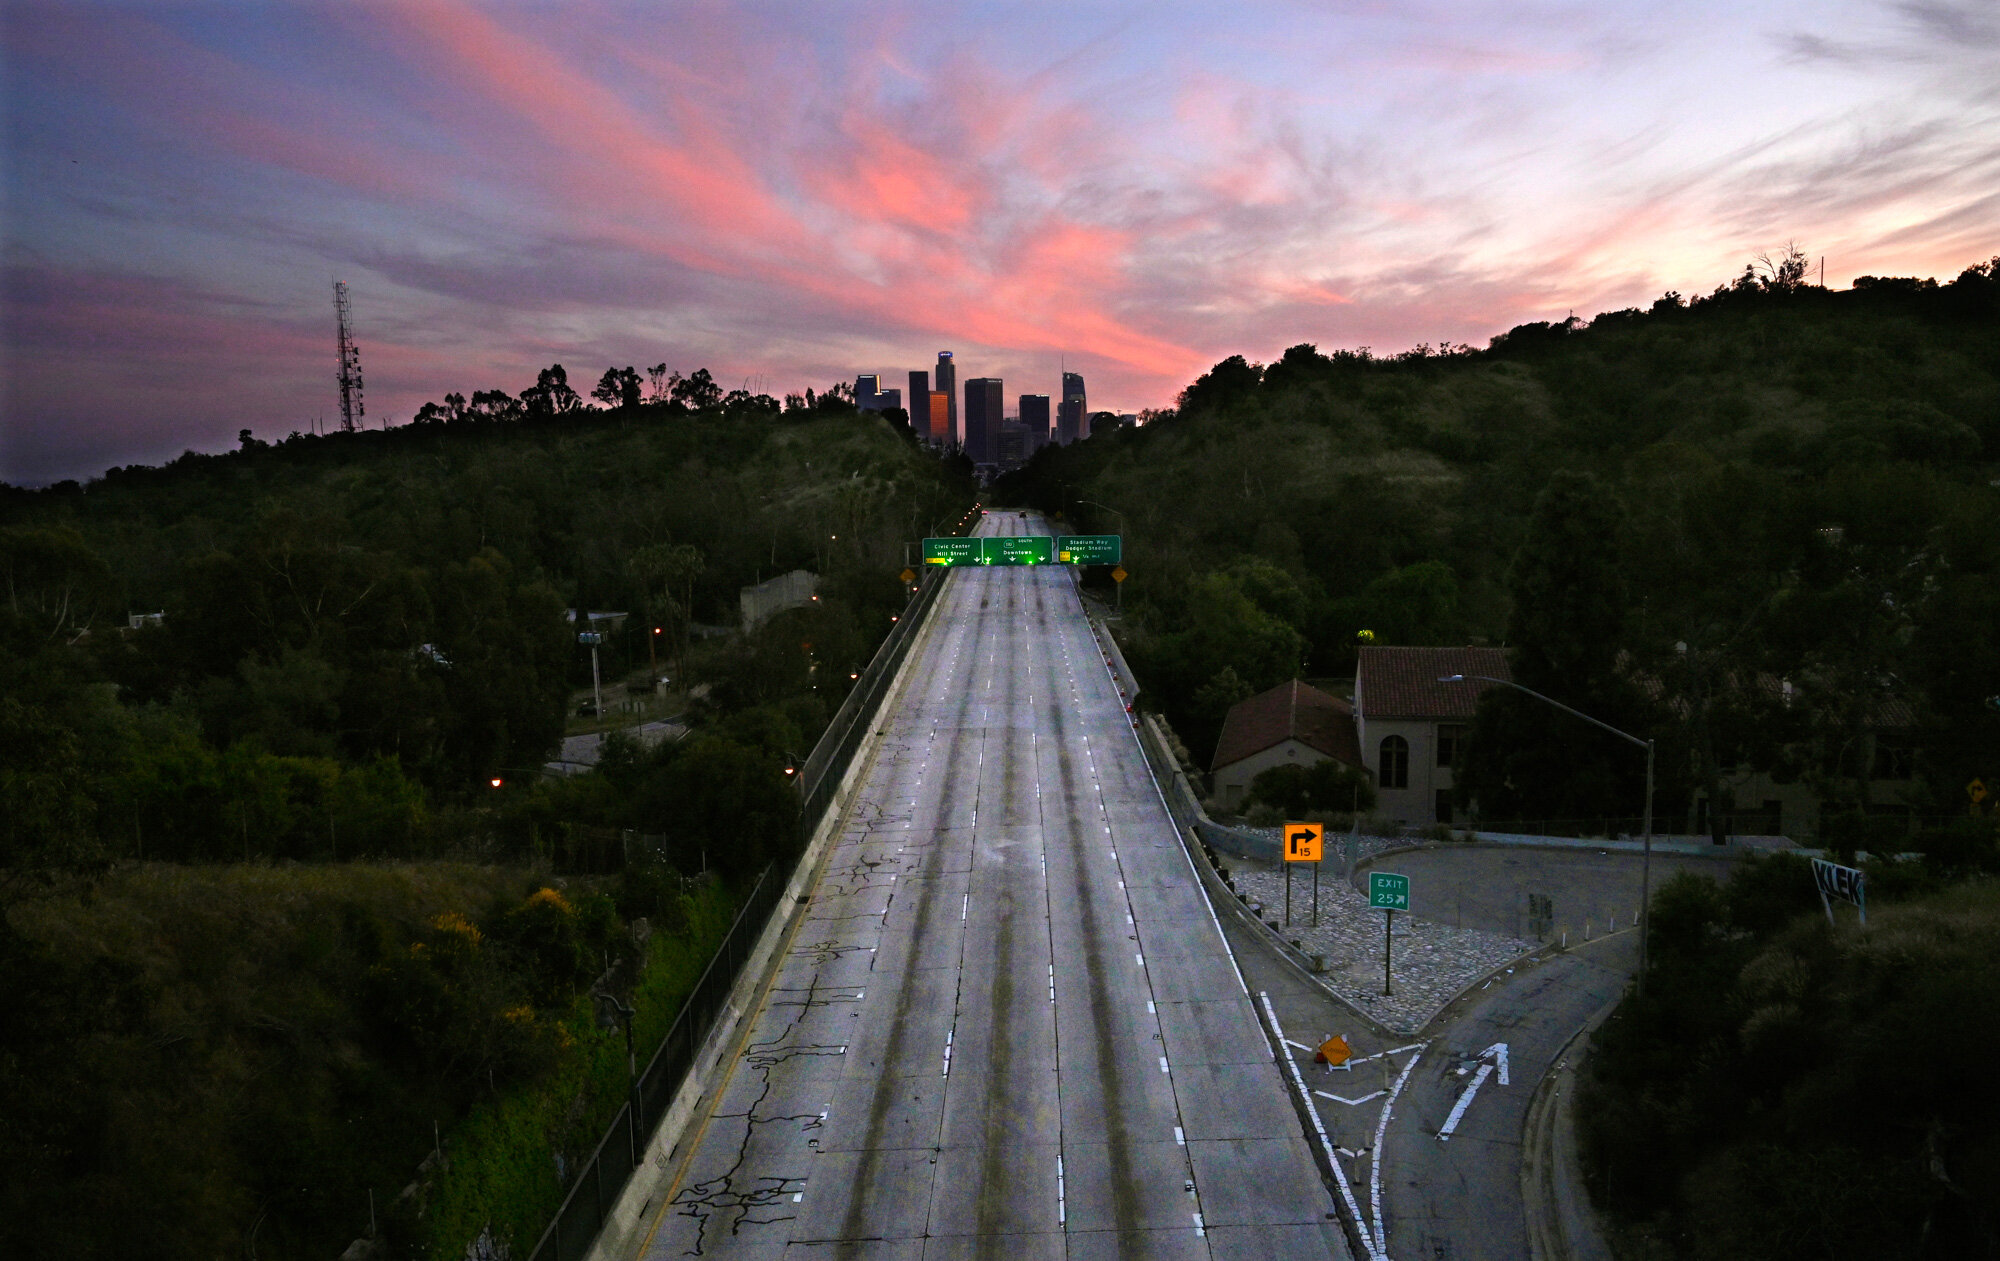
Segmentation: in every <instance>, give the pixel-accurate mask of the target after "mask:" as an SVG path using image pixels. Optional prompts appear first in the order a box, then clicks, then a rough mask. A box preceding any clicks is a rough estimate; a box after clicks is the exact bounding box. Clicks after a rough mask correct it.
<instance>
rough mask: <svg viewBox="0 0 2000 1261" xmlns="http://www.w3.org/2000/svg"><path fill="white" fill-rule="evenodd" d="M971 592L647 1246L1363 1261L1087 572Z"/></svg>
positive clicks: (892, 737) (886, 746) (906, 709)
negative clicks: (1149, 753)
mask: <svg viewBox="0 0 2000 1261" xmlns="http://www.w3.org/2000/svg"><path fill="white" fill-rule="evenodd" d="M996 527H997V528H1000V529H1002V530H1007V531H1021V530H1023V529H1039V525H1038V524H1034V523H1028V522H1024V521H1022V520H1021V519H1020V518H1011V517H1001V516H1000V515H999V514H995V516H994V517H992V518H989V519H988V526H987V528H989V529H991V528H996ZM950 583H951V585H950V587H949V588H948V589H947V590H946V591H945V592H944V593H943V595H942V603H941V605H940V607H939V608H938V609H937V610H936V611H935V613H934V620H933V623H932V625H931V626H930V628H929V629H928V630H927V631H926V634H925V637H924V639H923V641H922V642H921V643H920V644H919V645H918V648H917V653H918V655H917V657H916V658H915V660H914V661H913V663H912V669H913V670H914V671H915V672H916V673H915V676H914V678H915V680H916V681H915V682H914V683H913V684H912V686H911V687H909V688H908V689H906V691H905V700H904V703H903V704H902V705H901V706H900V707H899V708H898V710H897V711H896V712H895V713H893V714H889V715H885V717H884V721H883V723H882V725H881V727H880V728H879V729H878V744H877V747H875V748H874V749H872V750H871V752H870V756H871V757H872V758H873V761H872V763H871V764H870V765H869V767H868V769H867V771H866V773H865V777H864V781H863V787H862V788H861V790H860V792H859V793H858V795H857V799H856V804H855V805H854V807H853V809H852V811H851V813H850V814H849V816H848V817H847V818H846V819H845V820H844V821H843V831H842V832H841V834H840V836H839V839H838V842H837V844H836V845H835V847H834V848H833V849H832V851H831V852H830V854H829V857H828V860H827V864H826V867H825V869H824V872H823V874H822V876H821V878H820V880H819V882H818V884H817V885H816V887H815V888H814V891H813V893H812V895H811V898H810V901H809V904H808V906H807V907H806V909H805V912H804V917H803V919H802V920H801V921H800V923H799V925H798V926H797V930H796V932H795V933H794V935H793V937H792V938H791V939H790V941H789V942H788V943H787V945H786V947H785V953H784V956H783V961H782V963H781V965H780V966H779V968H778V971H777V974H776V977H775V979H774V981H773V983H772V985H771V987H770V988H769V990H768V991H767V992H766V994H765V995H764V996H763V998H762V1001H761V1006H760V1007H759V1008H758V1009H757V1011H756V1012H755V1014H754V1016H753V1017H751V1018H749V1019H748V1020H747V1021H746V1026H745V1029H744V1032H743V1034H742V1038H741V1042H740V1044H739V1045H738V1048H737V1050H736V1052H735V1054H734V1059H733V1061H732V1065H731V1068H730V1069H729V1071H728V1074H727V1076H726V1078H725V1079H724V1080H723V1081H721V1082H720V1083H719V1084H718V1086H717V1087H716V1092H715V1093H716V1097H715V1099H714V1101H713V1102H712V1103H711V1104H710V1105H709V1109H708V1111H707V1113H706V1114H705V1115H704V1116H701V1117H699V1118H697V1120H696V1122H695V1123H694V1124H693V1125H692V1126H691V1128H690V1129H689V1131H688V1133H687V1135H686V1137H685V1138H684V1139H683V1140H682V1141H681V1143H680V1145H679V1147H677V1148H676V1149H675V1152H674V1157H673V1160H672V1161H670V1167H668V1168H666V1169H664V1170H658V1171H649V1174H652V1175H653V1176H655V1177H656V1180H657V1182H658V1186H657V1194H656V1196H655V1202H656V1203H657V1204H658V1205H659V1207H658V1208H656V1209H655V1210H654V1212H655V1213H656V1216H655V1218H654V1220H653V1222H652V1223H651V1225H650V1227H649V1234H648V1236H647V1238H646V1242H645V1243H644V1245H643V1247H642V1249H641V1253H640V1255H643V1256H645V1257H648V1258H663V1259H664V1258H676V1257H685V1256H726V1257H744V1258H759V1259H768V1258H780V1257H782V1258H804V1257H816V1258H857V1259H859V1258H906V1259H912V1261H914V1259H915V1258H962V1257H967V1258H969V1257H995V1258H998V1257H1005V1258H1008V1261H1030V1259H1033V1258H1056V1257H1066V1258H1086V1257H1090V1258H1094V1257H1104V1258H1111V1257H1134V1258H1142V1257H1143V1258H1175V1259H1178V1258H1245V1259H1249V1258H1258V1259H1262V1258H1270V1257H1345V1256H1346V1255H1348V1254H1347V1252H1346V1248H1345V1245H1344V1242H1343V1240H1342V1237H1341V1234H1340V1231H1339V1227H1338V1223H1337V1222H1336V1221H1334V1220H1332V1219H1331V1214H1332V1212H1333V1202H1332V1200H1331V1199H1330V1197H1329V1196H1328V1193H1327V1190H1326V1187H1325V1184H1324V1183H1323V1182H1322V1181H1321V1178H1320V1176H1319V1173H1318V1171H1317V1169H1316V1167H1315V1165H1314V1162H1313V1159H1312V1153H1311V1149H1310V1148H1309V1147H1308V1145H1307V1142H1306V1140H1305V1137H1304V1135H1303V1134H1302V1132H1301V1128H1300V1122H1299V1116H1298V1114H1297V1112H1296V1111H1295V1110H1294V1109H1293V1106H1292V1103H1291V1100H1290V1098H1289V1097H1288V1095H1287V1094H1286V1087H1285V1082H1284V1078H1283V1076H1282V1074H1281V1070H1280V1066H1279V1064H1278V1063H1277V1062H1276V1061H1275V1060H1274V1058H1273V1055H1272V1051H1271V1046H1270V1043H1269V1042H1268V1041H1267V1040H1266V1039H1265V1036H1264V1034H1263V1031H1262V1028H1261V1026H1260V1024H1259V1022H1258V1019H1257V1016H1256V1013H1255V1009H1254V1008H1253V1006H1252V1002H1251V998H1250V996H1249V994H1248V993H1247V992H1246V990H1245V989H1244V987H1243V985H1242V983H1241V981H1240V980H1239V977H1238V974H1237V971H1236V969H1235V967H1234V965H1233V963H1232V961H1231V957H1230V955H1229V953H1228V950H1227V948H1226V946H1225V945H1224V942H1223V939H1222V937H1221V936H1220V934H1219V932H1218V930H1217V927H1216V924H1215V920H1214V918H1213V916H1212V915H1211V914H1210V912H1209V909H1208V907H1207V904H1206V903H1205V902H1204V901H1203V900H1202V898H1201V894H1200V891H1199V889H1198V887H1197V885H1196V878H1195V872H1194V869H1193V867H1192V865H1191V863H1190V861H1189V858H1188V855H1187V852H1186V851H1185V849H1183V847H1182V846H1181V845H1180V843H1179V842H1178V840H1177V839H1176V837H1175V834H1174V832H1173V830H1172V825H1171V823H1170V821H1169V820H1168V818H1167V815H1166V811H1165V807H1164V804H1163V803H1162V802H1161V800H1160V797H1159V795H1158V792H1157V790H1156V788H1155V787H1154V785H1153V783H1152V780H1151V777H1150V774H1149V773H1148V771H1147V769H1146V766H1145V763H1144V761H1143V758H1142V756H1141V754H1140V751H1139V748H1138V744H1137V741H1136V739H1135V736H1134V733H1133V731H1132V728H1131V725H1130V720H1129V718H1128V717H1127V715H1126V713H1125V711H1124V707H1123V705H1122V703H1121V702H1120V701H1119V699H1118V696H1117V693H1116V691H1115V689H1114V688H1113V687H1112V685H1111V681H1110V679H1109V677H1108V675H1107V673H1106V671H1105V669H1104V666H1103V663H1102V660H1101V658H1100V657H1099V656H1098V654H1097V652H1096V649H1095V645H1094V643H1093V642H1092V639H1091V633H1090V630H1089V627H1088V625H1087V623H1086V622H1085V620H1084V617H1083V614H1082V610H1081V606H1080V604H1079V603H1078V600H1077V596H1076V593H1075V590H1074V587H1073V585H1072V583H1071V581H1070V579H1069V576H1068V574H1067V573H1066V572H1064V571H1062V570H1059V569H1055V568H1053V567H1050V568H991V569H986V568H979V569H965V570H960V571H958V572H956V573H954V574H953V575H952V576H951V579H950Z"/></svg>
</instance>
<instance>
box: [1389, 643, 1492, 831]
mask: <svg viewBox="0 0 2000 1261" xmlns="http://www.w3.org/2000/svg"><path fill="white" fill-rule="evenodd" d="M1454 674H1462V675H1466V676H1467V681H1466V682H1464V683H1440V682H1438V680H1439V679H1441V678H1448V677H1450V676H1451V675H1454ZM1474 675H1485V676H1487V677H1488V678H1495V679H1511V678H1512V677H1513V675H1512V674H1511V673H1510V672H1509V670H1508V668H1507V654H1506V652H1505V651H1504V650H1502V649H1499V648H1474V647H1466V648H1403V647H1365V648H1362V649H1360V651H1359V655H1358V658H1357V660H1356V662H1355V667H1354V723H1355V736H1356V739H1357V741H1358V743H1359V744H1360V746H1361V751H1362V756H1363V758H1364V759H1365V761H1366V763H1367V765H1368V768H1369V769H1370V770H1372V771H1373V772H1374V773H1375V795H1376V809H1377V810H1378V811H1380V812H1381V813H1383V814H1385V815H1388V816H1389V817H1390V818H1394V819H1401V820H1402V821H1403V822H1405V823H1415V824H1431V823H1449V822H1451V817H1452V800H1451V788H1452V779H1451V777H1452V763H1453V762H1454V761H1456V760H1457V757H1458V750H1459V748H1460V746H1461V745H1462V744H1463V742H1464V740H1465V730H1466V727H1467V726H1468V725H1469V724H1470V723H1471V722H1472V715H1473V713H1474V712H1475V711H1476V710H1477V709H1478V706H1479V698H1480V696H1481V695H1483V694H1484V693H1485V692H1486V691H1487V690H1488V689H1490V688H1492V687H1493V686H1495V685H1494V684H1491V683H1480V682H1474V681H1472V679H1471V676H1474Z"/></svg>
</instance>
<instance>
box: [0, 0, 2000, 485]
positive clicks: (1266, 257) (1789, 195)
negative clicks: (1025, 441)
mask: <svg viewBox="0 0 2000 1261" xmlns="http://www.w3.org/2000/svg"><path fill="white" fill-rule="evenodd" d="M1063 13H1064V21H1063V22H1062V23H1061V24H1060V25H1059V26H1056V25H1052V24H1051V23H1049V22H1047V21H1045V20H1044V18H1045V16H1046V15H1045V14H1042V13H1040V12H1039V11H1035V10H1018V9H1012V8H1002V7H994V8H980V7H977V6H973V7H964V8H958V9H954V10H953V11H952V14H951V16H950V18H949V19H948V20H939V19H938V18H936V16H935V15H934V14H933V13H932V12H931V11H930V10H928V9H926V8H924V7H922V6H906V7H883V6H872V5H871V6H846V7H840V6H830V7H825V8H815V9H812V10H802V9H795V8H792V7H790V6H784V5H741V6H709V7H703V8H699V9H695V10H690V11H685V12H677V13H676V14H675V15H674V16H673V18H672V20H671V21H670V20H668V19H667V18H666V17H664V16H662V15H659V14H656V13H649V12H644V11H636V10H631V9H626V8H619V7H615V6H596V5H583V6H578V7H570V8H565V9H564V10H563V11H562V12H560V13H558V12H556V11H553V10H547V11H545V10H541V9H537V8H532V7H522V6H493V7H479V6H473V5H469V4H457V3H434V2H430V0H425V2H423V3H402V4H395V3H392V4H386V5H381V6H370V7H367V8H362V7H358V6H334V5H317V6H315V5H305V6H296V7H291V8H287V9H283V10H272V11H252V12H249V13H247V14H246V13H244V12H239V11H235V10H226V9H223V8H220V7H213V6H201V5H191V4H190V5H127V6H119V5H111V6H104V7H95V8H90V9H82V8H78V7H76V6H70V5H36V4H24V3H14V2H9V3H6V4H5V5H4V6H0V23H4V27H0V69H4V72H5V73H4V86H0V92H4V94H5V96H4V101H5V110H6V130H5V136H6V139H5V144H6V151H5V157H6V164H5V174H4V180H5V194H4V195H5V203H4V207H5V217H4V226H0V234H4V245H5V251H6V253H5V258H4V260H0V266H4V269H5V270H4V280H0V382H4V384H0V430H4V432H0V478H4V479H5V480H8V481H15V482H26V483H35V482H41V481H47V480H52V479H54V478H58V477H89V476H94V475H96V474H99V473H101V472H102V471H103V470H104V469H105V468H106V467H110V466H114V465H121V464H126V463H135V462H137V463H156V462H159V461H161V460H163V459H168V458H171V457H172V456H173V455H175V454H177V453H178V452H179V451H180V450H181V449H183V448H193V449H197V450H217V449H223V448H226V447H229V446H232V445H234V440H235V435H236V433H237V431H238V430H239V429H241V428H250V429H252V430H253V431H254V432H255V433H256V434H257V435H258V436H259V437H262V438H267V439H268V438H276V437H282V436H283V435H284V433H286V432H288V431H290V430H293V429H299V430H304V429H307V428H309V427H310V425H311V422H312V420H313V419H314V418H315V417H318V418H322V419H326V420H330V419H331V418H332V417H333V416H334V415H335V413H336V410H337V404H336V401H335V386H334V367H335V362H334V326H333V311H332V301H331V284H330V282H331V281H332V280H333V279H336V278H338V279H341V280H344V281H346V282H347V283H348V285H349V287H350V289H351V291H352V295H353V311H354V323H355V335H356V339H357V341H358V343H359V345H360V347H361V353H362V358H363V363H364V366H365V369H366V372H367V381H368V414H369V417H370V420H371V421H375V420H378V419H379V418H384V417H386V418H389V419H391V420H393V421H395V422H398V423H401V422H406V421H407V420H408V419H409V418H410V417H411V415H412V414H413V413H414V412H415V410H416V408H417V407H418V406H419V405H421V404H422V403H423V402H425V401H427V400H431V399H436V398H439V397H442V396H443V395H444V394H445V393H447V392H449V391H459V392H463V393H466V394H470V393H472V392H473V391H475V390H483V389H501V390H506V391H508V392H510V393H518V392H519V391H520V390H521V389H522V388H523V387H525V386H527V385H530V384H532V383H533V381H534V379H535V373H536V372H537V371H538V370H539V369H541V368H544V367H546V366H548V365H549V364H551V363H556V362H560V363H563V364H565V365H566V366H567V367H568V369H569V371H570V374H571V377H572V380H594V379H595V378H596V376H597V374H598V373H599V372H601V371H602V370H603V369H604V368H605V367H607V366H614V365H617V366H622V365H625V364H637V365H641V366H643V365H646V364H651V363H657V362H662V361H664V362H665V363H666V364H668V365H669V366H670V367H671V368H673V369H674V370H677V371H681V372H691V371H693V370H694V369H696V368H707V369H709V370H710V371H712V372H713V373H714V375H715V378H716V380H717V381H718V382H720V383H723V384H724V386H725V388H734V387H736V386H738V385H746V386H748V388H751V389H753V390H756V391H759V392H764V393H770V394H774V395H779V396H782V395H783V394H785V393H788V392H792V391H797V390H802V389H804V388H806V387H807V386H811V387H813V388H824V387H825V386H826V385H827V384H829V383H831V382H834V381H840V380H851V379H852V368H851V367H850V365H852V364H854V363H857V362H864V363H881V364H919V363H925V362H927V360H928V356H929V354H930V353H931V352H929V351H927V350H926V349H925V348H926V347H935V346H936V345H938V344H940V343H944V344H951V345H954V346H957V347H958V348H959V351H960V354H961V355H962V357H963V358H964V360H965V361H967V362H976V363H977V364H979V365H980V371H981V372H982V373H983V374H986V375H990V376H993V377H999V378H1002V379H1004V380H1007V381H1023V382H1035V383H1037V387H1036V388H1046V386H1044V385H1042V384H1041V383H1044V382H1051V381H1055V380H1057V379H1059V376H1060V373H1061V372H1062V370H1063V368H1064V366H1065V365H1066V366H1067V367H1068V368H1070V369H1072V370H1076V371H1080V372H1082V373H1084V374H1086V375H1087V376H1088V377H1089V379H1090V381H1091V383H1092V390H1093V393H1094V394H1096V395H1097V396H1099V397H1101V398H1103V399H1105V400H1115V401H1114V402H1113V404H1112V405H1113V406H1114V407H1115V408H1116V409H1118V410H1121V411H1138V410H1141V409H1143V408H1147V407H1163V406H1169V405H1171V403H1172V401H1173V397H1174V395H1175V394H1176V393H1177V392H1178V391H1179V390H1180V389H1181V388H1182V387H1183V386H1185V385H1186V384H1187V383H1188V382H1189V381H1191V380H1192V379H1193V378H1194V377H1195V376H1197V375H1199V374H1200V373H1201V372H1202V371H1204V370H1205V369H1206V368H1207V367H1208V366H1210V365H1211V364H1213V363H1214V362H1216V361H1218V360H1220V359H1222V358H1224V357H1226V356H1228V355H1231V354H1243V355H1245V356H1247V357H1249V358H1252V359H1258V360H1269V359H1271V358H1275V357H1276V356H1277V355H1278V354H1279V353H1281V352H1282V350H1283V349H1284V348H1285V347H1286V346H1288V345H1291V344H1294V343H1297V342H1302V341H1309V342H1314V343H1316V344H1318V345H1319V346H1321V347H1322V348H1323V349H1333V348H1359V347H1362V346H1369V347H1372V348H1373V349H1374V351H1375V352H1376V353H1378V354H1394V353H1396V352H1398V351H1401V350H1404V349H1407V348H1409V347H1411V346H1414V345H1416V344H1419V343H1428V344H1433V345H1435V344H1439V343H1443V342H1465V343H1471V344H1473V345H1484V344H1485V343H1486V342H1487V340H1488V339H1490V338H1491V337H1492V336H1493V335H1494V334H1496V333H1500V332H1504V331H1505V330H1506V329H1507V328H1509V327H1511V326H1513V325H1515V324H1518V323H1522V322H1526V321H1531V320H1560V319H1563V318H1564V317H1565V316H1566V315H1567V314H1569V313H1570V312H1572V311H1574V312H1575V313H1576V314H1577V315H1579V316H1584V317H1588V316H1590V315H1593V314H1595V313H1596V312H1598V311H1600V310H1611V309H1618V308H1621V307H1627V306H1635V305H1637V306H1643V305H1645V304H1647V303H1649V302H1650V301H1651V300H1652V298H1654V297H1657V296H1658V295H1659V294H1660V293H1661V292H1663V291H1666V290H1677V291H1679V292H1681V293H1684V294H1692V293H1702V292H1707V291H1708V290H1709V289H1711V288H1713V287H1714V286H1715V285H1717V284H1719V283H1723V282H1725V281H1726V280H1728V279H1729V278H1730V277H1731V276H1733V275H1734V274H1735V273H1736V272H1738V271H1740V270H1741V268H1742V266H1743V265H1744V264H1745V263H1746V262H1748V261H1749V260H1750V259H1751V258H1752V257H1754V256H1755V255H1757V254H1759V253H1769V254H1775V253H1777V252H1779V251H1781V250H1782V249H1783V248H1784V246H1785V244H1786V243H1787V242H1789V241H1796V242H1798V243H1799V245H1800V246H1802V247H1803V248H1804V249H1805V250H1806V252H1807V253H1808V255H1810V256H1811V258H1812V259H1813V261H1814V263H1815V276H1814V278H1815V279H1817V263H1818V260H1819V259H1820V257H1821V256H1822V255H1823V256H1824V257H1825V258H1826V280H1827V283H1828V284H1830V285H1832V286H1834V287H1845V286H1846V285H1847V284H1848V283H1849V282H1850V281H1851V280H1852V278H1853V277H1854V276H1856V275H1860V274H1876V275H1919V276H1936V277H1938V278H1939V279H1941V280H1948V279H1949V278H1950V277H1951V276H1952V275H1954V274H1956V272H1957V271H1958V270H1959V269H1960V268H1962V267H1964V266H1967V265H1969V264H1972V263H1974V262H1978V261H1981V260H1983V259H1984V258H1985V257H1988V256H1990V255H1992V254H1993V253H1995V252H2000V232H1996V230H1995V228H1994V227H1993V225H1994V223H1996V222H2000V210H1996V207H2000V97H1996V94H1995V93H1994V92H1993V91H1992V88H1991V84H1992V83H1993V82H1995V81H2000V19H1996V17H1995V15H1994V12H1993V10H1992V8H1991V6H1990V5H1978V4H1972V3H1952V2H1950V0H1922V2H1921V3H1905V4H1858V3H1855V4H1835V5H1810V6H1808V5H1805V4H1803V3H1766V4H1754V5H1719V4H1717V5H1702V4H1693V5H1681V6H1675V7H1674V8H1673V10H1672V11H1671V12H1662V11H1660V10H1659V9H1658V8H1657V7H1655V6H1637V5H1629V4H1628V5H1611V6H1601V5H1600V6H1583V5H1562V4H1542V5H1533V6H1526V5H1524V6H1512V7H1510V9H1509V10H1507V11H1505V12H1499V11H1496V10H1494V9H1493V8H1491V7H1490V6H1464V5H1433V6H1427V7H1423V8H1414V9H1408V10H1399V11H1395V12H1390V11H1385V10H1379V9H1375V8H1370V7H1366V6H1359V5H1347V6H1340V5H1336V6H1332V7H1321V8H1314V7H1308V6H1303V5H1293V4H1252V5H1249V6H1231V7H1229V8H1227V9H1222V8H1219V7H1216V8H1209V7H1200V6H1179V7H1167V8H1160V9H1152V10H1148V11H1147V12H1146V13H1145V14H1144V15H1143V16H1141V15H1138V14H1135V13H1134V12H1132V11H1129V10H1124V9H1119V8H1112V7H1108V6H1107V7H1098V8H1092V7H1082V8H1066V9H1065V10H1063ZM892 383H893V379H892ZM911 401H914V400H911Z"/></svg>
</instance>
